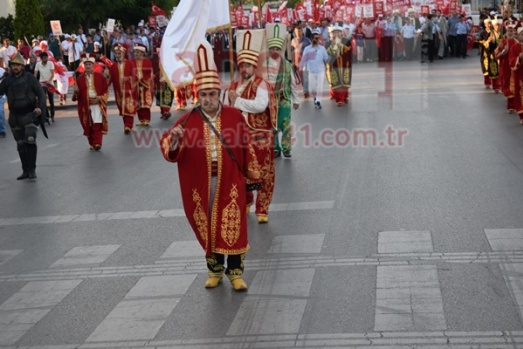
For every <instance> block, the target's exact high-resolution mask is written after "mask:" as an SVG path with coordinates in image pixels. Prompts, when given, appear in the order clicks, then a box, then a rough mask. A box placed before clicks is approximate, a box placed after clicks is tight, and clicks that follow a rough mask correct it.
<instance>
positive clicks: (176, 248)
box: [160, 240, 204, 260]
mask: <svg viewBox="0 0 523 349" xmlns="http://www.w3.org/2000/svg"><path fill="white" fill-rule="evenodd" d="M203 255H204V251H203V248H202V246H200V243H199V242H198V241H197V240H190V241H175V242H173V243H172V244H171V245H170V246H169V247H168V248H167V249H166V250H165V252H164V253H163V254H162V255H161V257H160V260H162V259H174V258H184V260H185V258H187V257H202V256H203Z"/></svg>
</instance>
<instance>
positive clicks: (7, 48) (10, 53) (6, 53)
mask: <svg viewBox="0 0 523 349" xmlns="http://www.w3.org/2000/svg"><path fill="white" fill-rule="evenodd" d="M3 43H4V46H3V47H2V48H0V68H7V67H9V61H10V60H11V58H13V57H14V56H15V55H16V54H17V53H18V50H17V49H16V47H14V46H13V45H11V41H10V40H9V38H4V40H3Z"/></svg>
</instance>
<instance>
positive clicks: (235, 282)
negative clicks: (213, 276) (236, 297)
mask: <svg viewBox="0 0 523 349" xmlns="http://www.w3.org/2000/svg"><path fill="white" fill-rule="evenodd" d="M227 277H228V278H229V281H230V282H231V284H232V288H233V289H234V290H235V291H236V292H245V291H247V284H246V283H245V281H243V279H242V277H241V276H238V275H227Z"/></svg>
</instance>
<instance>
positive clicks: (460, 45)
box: [456, 34, 467, 58]
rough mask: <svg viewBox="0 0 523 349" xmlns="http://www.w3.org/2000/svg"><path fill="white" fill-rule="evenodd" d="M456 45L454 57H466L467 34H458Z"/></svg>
mask: <svg viewBox="0 0 523 349" xmlns="http://www.w3.org/2000/svg"><path fill="white" fill-rule="evenodd" d="M457 38H458V39H457V43H456V57H459V56H461V57H463V58H465V57H467V34H458V37H457Z"/></svg>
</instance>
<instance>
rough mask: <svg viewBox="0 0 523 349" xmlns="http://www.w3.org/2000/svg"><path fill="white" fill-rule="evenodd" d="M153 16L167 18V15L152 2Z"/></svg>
mask: <svg viewBox="0 0 523 349" xmlns="http://www.w3.org/2000/svg"><path fill="white" fill-rule="evenodd" d="M151 15H153V16H167V13H166V12H165V11H164V10H162V9H161V8H159V7H158V6H157V5H155V4H154V2H152V1H151Z"/></svg>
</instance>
